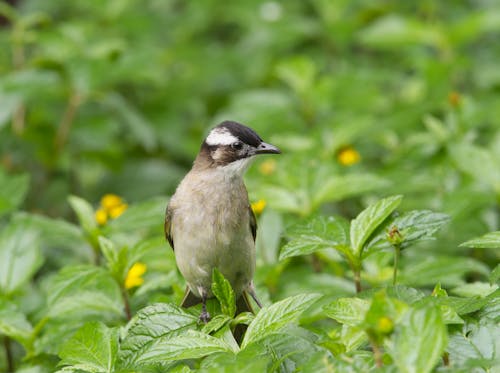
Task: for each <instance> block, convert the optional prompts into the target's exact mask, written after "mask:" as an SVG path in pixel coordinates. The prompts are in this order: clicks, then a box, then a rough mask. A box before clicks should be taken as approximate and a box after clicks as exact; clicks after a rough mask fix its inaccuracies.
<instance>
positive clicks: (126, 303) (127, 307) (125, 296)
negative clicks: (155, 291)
mask: <svg viewBox="0 0 500 373" xmlns="http://www.w3.org/2000/svg"><path fill="white" fill-rule="evenodd" d="M121 289H122V298H123V306H124V308H125V316H126V317H127V321H130V319H131V318H132V312H131V311H130V300H129V298H128V292H127V289H125V287H124V286H122V287H121Z"/></svg>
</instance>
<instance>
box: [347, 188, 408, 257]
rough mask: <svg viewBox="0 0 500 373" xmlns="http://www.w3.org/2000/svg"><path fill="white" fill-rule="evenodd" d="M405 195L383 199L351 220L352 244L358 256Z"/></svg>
mask: <svg viewBox="0 0 500 373" xmlns="http://www.w3.org/2000/svg"><path fill="white" fill-rule="evenodd" d="M402 199H403V196H392V197H388V198H384V199H381V200H380V201H378V202H375V203H374V204H373V205H371V206H369V207H368V208H366V209H365V210H364V211H362V212H361V213H360V214H359V215H358V216H357V217H356V218H355V219H354V220H353V221H352V222H351V231H350V237H351V246H352V249H353V251H354V254H355V255H356V256H359V255H360V254H361V252H362V250H363V245H364V244H365V242H366V241H367V240H368V238H369V237H370V235H371V234H372V233H373V232H374V231H375V229H377V227H378V226H379V225H380V224H382V222H383V221H384V220H385V219H386V218H387V217H388V216H389V215H390V214H391V213H392V212H393V211H394V210H395V209H396V207H398V206H399V204H400V203H401V200H402Z"/></svg>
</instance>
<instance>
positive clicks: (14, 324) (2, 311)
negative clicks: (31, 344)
mask: <svg viewBox="0 0 500 373" xmlns="http://www.w3.org/2000/svg"><path fill="white" fill-rule="evenodd" d="M32 330H33V328H32V326H31V324H30V323H29V321H28V320H27V319H26V316H25V315H24V314H23V313H22V312H21V311H20V310H19V309H18V308H17V306H16V305H15V304H13V303H10V302H8V301H6V300H3V299H0V335H6V336H8V337H10V338H12V339H14V340H16V341H18V342H19V343H21V344H24V343H26V341H27V340H28V339H29V337H30V335H31V332H32Z"/></svg>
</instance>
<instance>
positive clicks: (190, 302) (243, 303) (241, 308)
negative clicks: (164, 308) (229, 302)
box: [181, 287, 254, 343]
mask: <svg viewBox="0 0 500 373" xmlns="http://www.w3.org/2000/svg"><path fill="white" fill-rule="evenodd" d="M200 303H201V298H198V297H197V296H196V295H194V294H193V292H192V291H191V290H190V289H189V287H187V288H186V294H185V295H184V298H183V299H182V302H181V307H184V308H189V307H193V306H196V305H197V304H200ZM242 312H251V313H254V311H253V308H252V305H251V303H250V300H249V299H248V293H247V292H246V291H243V293H241V295H240V297H239V298H238V299H237V300H236V315H239V314H240V313H242ZM246 330H247V326H246V325H244V324H239V325H236V328H234V331H233V336H234V339H236V341H237V342H238V343H241V341H242V340H243V336H244V335H245V331H246Z"/></svg>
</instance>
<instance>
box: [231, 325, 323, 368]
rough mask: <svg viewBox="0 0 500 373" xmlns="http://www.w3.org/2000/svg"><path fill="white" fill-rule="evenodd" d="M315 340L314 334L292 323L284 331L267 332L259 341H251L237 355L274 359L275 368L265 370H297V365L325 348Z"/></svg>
mask: <svg viewBox="0 0 500 373" xmlns="http://www.w3.org/2000/svg"><path fill="white" fill-rule="evenodd" d="M315 340H316V336H315V335H314V334H312V333H310V332H308V331H306V330H305V329H302V328H300V327H296V326H291V325H290V326H289V327H288V328H286V329H285V330H283V331H282V332H273V333H271V334H267V335H266V336H265V337H264V338H262V339H259V341H258V342H257V343H251V344H250V345H248V346H247V347H246V348H245V349H243V350H242V351H240V352H239V353H238V355H237V357H238V358H243V359H245V360H246V359H250V360H256V359H263V360H267V361H268V360H269V359H272V362H273V366H274V369H273V367H271V366H270V367H268V368H267V369H265V370H264V371H265V372H274V371H280V370H279V369H276V368H279V367H281V368H284V369H283V371H285V372H295V371H297V366H299V365H302V364H305V363H306V362H307V361H309V360H310V358H311V356H312V355H314V353H315V352H317V351H322V350H323V348H321V347H320V346H318V345H316V344H315V343H314V342H315Z"/></svg>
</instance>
